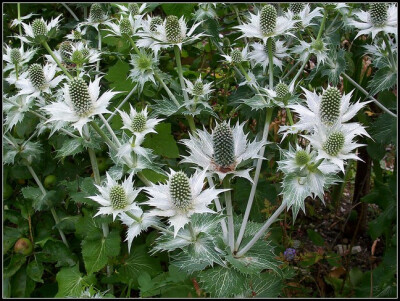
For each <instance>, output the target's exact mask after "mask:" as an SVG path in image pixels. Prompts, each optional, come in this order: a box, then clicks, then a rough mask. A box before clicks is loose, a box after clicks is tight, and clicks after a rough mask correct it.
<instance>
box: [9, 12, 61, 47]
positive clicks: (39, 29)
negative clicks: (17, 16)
mask: <svg viewBox="0 0 400 301" xmlns="http://www.w3.org/2000/svg"><path fill="white" fill-rule="evenodd" d="M60 18H61V15H59V16H58V17H57V18H55V19H51V21H50V22H48V23H47V22H46V21H45V20H44V19H43V18H41V19H35V20H33V21H32V23H31V24H29V25H28V24H25V23H21V24H22V27H23V28H24V31H25V35H23V36H17V38H19V39H20V40H22V41H23V42H24V43H28V44H40V43H42V42H44V41H47V40H48V39H49V38H50V37H52V36H53V35H54V34H55V32H56V30H57V28H58V23H59V22H60Z"/></svg>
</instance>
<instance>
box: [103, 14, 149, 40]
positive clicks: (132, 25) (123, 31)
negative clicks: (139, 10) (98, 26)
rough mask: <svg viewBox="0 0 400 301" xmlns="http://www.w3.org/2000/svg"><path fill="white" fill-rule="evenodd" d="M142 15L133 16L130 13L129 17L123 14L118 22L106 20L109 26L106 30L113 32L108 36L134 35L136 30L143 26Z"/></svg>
mask: <svg viewBox="0 0 400 301" xmlns="http://www.w3.org/2000/svg"><path fill="white" fill-rule="evenodd" d="M142 18H143V16H142V15H138V16H135V17H134V16H132V14H130V15H129V16H128V17H124V16H121V17H120V19H119V21H118V23H114V22H111V21H107V22H105V25H107V26H108V27H109V28H107V29H106V30H107V31H109V32H111V33H109V34H108V35H106V37H109V36H117V37H124V36H129V37H130V36H133V35H134V34H136V32H137V31H138V30H139V29H140V28H141V27H142Z"/></svg>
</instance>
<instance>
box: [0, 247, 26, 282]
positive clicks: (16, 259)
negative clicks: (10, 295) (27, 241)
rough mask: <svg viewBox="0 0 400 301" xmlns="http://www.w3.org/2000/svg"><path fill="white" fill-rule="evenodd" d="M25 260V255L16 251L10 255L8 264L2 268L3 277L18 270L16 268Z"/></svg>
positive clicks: (7, 276) (9, 275)
mask: <svg viewBox="0 0 400 301" xmlns="http://www.w3.org/2000/svg"><path fill="white" fill-rule="evenodd" d="M25 261H26V256H24V255H22V254H18V253H16V254H14V255H13V256H12V257H11V260H10V263H9V264H8V266H7V267H6V268H4V274H3V278H9V277H11V276H13V275H14V274H15V273H16V272H18V270H19V269H20V268H21V266H22V265H23V264H24V263H25Z"/></svg>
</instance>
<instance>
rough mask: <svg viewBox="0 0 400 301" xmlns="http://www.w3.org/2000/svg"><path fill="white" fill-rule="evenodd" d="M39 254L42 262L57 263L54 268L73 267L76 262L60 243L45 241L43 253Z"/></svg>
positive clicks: (68, 250) (66, 248)
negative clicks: (41, 255)
mask: <svg viewBox="0 0 400 301" xmlns="http://www.w3.org/2000/svg"><path fill="white" fill-rule="evenodd" d="M39 254H43V256H44V258H43V259H42V261H44V262H57V264H56V267H60V266H73V265H75V264H76V262H77V259H76V258H75V256H74V255H73V254H72V252H71V251H70V249H68V247H67V246H66V245H64V243H62V242H61V241H52V240H49V241H47V242H46V244H45V245H44V247H43V253H39Z"/></svg>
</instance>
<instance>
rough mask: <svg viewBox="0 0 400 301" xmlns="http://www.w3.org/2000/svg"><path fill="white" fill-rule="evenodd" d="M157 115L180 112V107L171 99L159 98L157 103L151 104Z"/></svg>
mask: <svg viewBox="0 0 400 301" xmlns="http://www.w3.org/2000/svg"><path fill="white" fill-rule="evenodd" d="M149 107H150V108H151V109H152V110H153V112H154V114H156V115H163V116H167V117H169V116H171V115H174V114H178V113H179V110H180V108H179V107H178V106H177V105H176V104H175V103H174V102H173V101H172V100H170V99H167V98H163V100H158V101H157V102H156V103H155V104H151V105H149Z"/></svg>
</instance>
